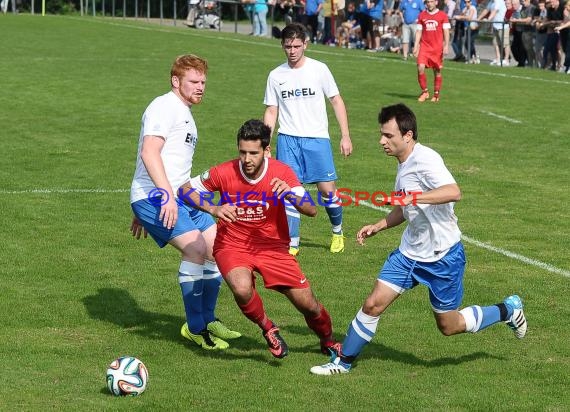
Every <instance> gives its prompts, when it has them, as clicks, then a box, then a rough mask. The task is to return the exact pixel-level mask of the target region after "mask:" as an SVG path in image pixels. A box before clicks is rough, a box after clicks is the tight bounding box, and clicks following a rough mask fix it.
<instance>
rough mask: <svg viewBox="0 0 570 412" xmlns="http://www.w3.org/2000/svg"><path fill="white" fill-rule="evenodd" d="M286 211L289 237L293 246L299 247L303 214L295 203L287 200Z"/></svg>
mask: <svg viewBox="0 0 570 412" xmlns="http://www.w3.org/2000/svg"><path fill="white" fill-rule="evenodd" d="M285 212H286V213H287V224H288V225H289V237H290V238H291V243H290V244H291V246H294V247H299V234H300V229H299V228H300V226H301V214H300V213H299V211H298V210H297V209H295V208H294V207H293V205H292V204H291V203H290V202H288V201H287V200H285Z"/></svg>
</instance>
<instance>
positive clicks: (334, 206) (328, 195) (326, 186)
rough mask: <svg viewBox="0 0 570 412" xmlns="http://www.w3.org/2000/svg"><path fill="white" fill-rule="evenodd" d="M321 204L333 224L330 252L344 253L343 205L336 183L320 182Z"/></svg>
mask: <svg viewBox="0 0 570 412" xmlns="http://www.w3.org/2000/svg"><path fill="white" fill-rule="evenodd" d="M317 189H318V190H319V197H320V199H319V200H320V203H321V204H322V205H324V207H325V211H326V212H327V216H328V217H329V222H330V223H331V230H332V238H331V245H330V251H331V252H332V253H340V252H344V235H343V232H342V212H343V208H342V204H341V201H340V198H339V197H338V195H337V190H336V189H337V188H336V184H335V182H334V181H330V182H318V183H317Z"/></svg>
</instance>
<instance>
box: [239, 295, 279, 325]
mask: <svg viewBox="0 0 570 412" xmlns="http://www.w3.org/2000/svg"><path fill="white" fill-rule="evenodd" d="M238 306H239V308H240V309H241V311H242V313H243V314H244V315H245V317H246V318H248V319H249V320H251V321H252V322H253V323H256V324H257V325H259V327H260V328H261V329H263V330H264V331H268V330H269V329H271V327H272V326H273V322H271V320H270V319H269V318H268V317H267V314H266V313H265V309H264V308H263V302H262V301H261V297H260V296H259V294H258V293H257V291H256V290H255V289H254V290H253V296H252V297H251V299H250V300H249V302H247V303H246V304H245V305H239V304H238Z"/></svg>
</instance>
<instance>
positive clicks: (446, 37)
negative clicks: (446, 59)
mask: <svg viewBox="0 0 570 412" xmlns="http://www.w3.org/2000/svg"><path fill="white" fill-rule="evenodd" d="M447 24H448V25H449V23H447ZM447 53H449V28H444V29H443V55H444V56H445V55H446V54H447Z"/></svg>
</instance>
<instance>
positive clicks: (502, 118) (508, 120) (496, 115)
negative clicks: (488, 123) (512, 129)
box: [480, 110, 522, 123]
mask: <svg viewBox="0 0 570 412" xmlns="http://www.w3.org/2000/svg"><path fill="white" fill-rule="evenodd" d="M480 112H481V113H483V114H487V115H489V116H492V117H496V118H497V119H501V120H505V121H507V122H509V123H522V121H520V120H517V119H512V118H510V117H507V116H503V115H500V114H497V113H493V112H487V111H485V110H480Z"/></svg>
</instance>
